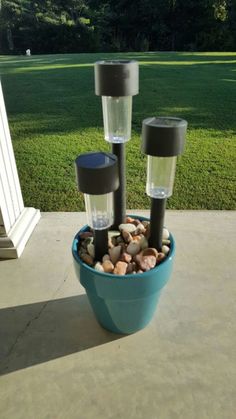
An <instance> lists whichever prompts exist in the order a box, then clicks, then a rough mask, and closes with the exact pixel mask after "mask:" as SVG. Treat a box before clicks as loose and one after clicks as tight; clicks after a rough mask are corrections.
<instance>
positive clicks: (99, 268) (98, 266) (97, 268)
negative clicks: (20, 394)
mask: <svg viewBox="0 0 236 419" xmlns="http://www.w3.org/2000/svg"><path fill="white" fill-rule="evenodd" d="M94 269H96V271H98V272H104V269H103V266H102V264H101V262H97V263H95V265H94Z"/></svg>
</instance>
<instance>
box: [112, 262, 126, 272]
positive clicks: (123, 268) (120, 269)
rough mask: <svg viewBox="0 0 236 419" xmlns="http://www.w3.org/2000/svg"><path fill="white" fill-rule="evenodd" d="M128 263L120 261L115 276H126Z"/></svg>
mask: <svg viewBox="0 0 236 419" xmlns="http://www.w3.org/2000/svg"><path fill="white" fill-rule="evenodd" d="M127 266H128V263H126V262H122V261H119V262H117V263H116V266H115V269H114V274H115V275H125V274H126V270H127Z"/></svg>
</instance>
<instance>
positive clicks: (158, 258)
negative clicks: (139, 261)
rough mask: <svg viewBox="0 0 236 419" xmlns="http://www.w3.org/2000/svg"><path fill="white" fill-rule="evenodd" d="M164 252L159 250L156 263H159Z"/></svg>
mask: <svg viewBox="0 0 236 419" xmlns="http://www.w3.org/2000/svg"><path fill="white" fill-rule="evenodd" d="M165 257H166V255H165V253H162V252H159V253H158V256H157V263H160V262H161V261H162V260H163V259H165Z"/></svg>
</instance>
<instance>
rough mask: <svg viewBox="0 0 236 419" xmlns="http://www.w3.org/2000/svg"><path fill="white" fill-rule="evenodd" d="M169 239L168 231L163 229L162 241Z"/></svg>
mask: <svg viewBox="0 0 236 419" xmlns="http://www.w3.org/2000/svg"><path fill="white" fill-rule="evenodd" d="M169 237H170V233H169V231H168V230H167V228H163V232H162V239H163V240H167V239H168V238H169Z"/></svg>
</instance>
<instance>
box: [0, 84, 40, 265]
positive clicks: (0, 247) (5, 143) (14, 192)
mask: <svg viewBox="0 0 236 419" xmlns="http://www.w3.org/2000/svg"><path fill="white" fill-rule="evenodd" d="M39 219H40V212H39V210H36V209H35V208H25V207H24V203H23V199H22V194H21V188H20V183H19V178H18V173H17V168H16V162H15V156H14V151H13V147H12V142H11V136H10V130H9V126H8V120H7V114H6V109H5V103H4V98H3V92H2V86H1V82H0V259H11V258H12V259H13V258H18V257H20V255H21V253H22V252H23V250H24V247H25V245H26V243H27V241H28V239H29V237H30V235H31V233H32V231H33V229H34V227H35V226H36V224H37V222H38V221H39Z"/></svg>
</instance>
